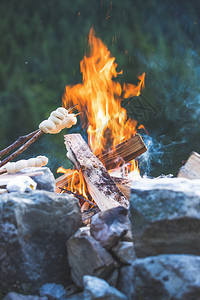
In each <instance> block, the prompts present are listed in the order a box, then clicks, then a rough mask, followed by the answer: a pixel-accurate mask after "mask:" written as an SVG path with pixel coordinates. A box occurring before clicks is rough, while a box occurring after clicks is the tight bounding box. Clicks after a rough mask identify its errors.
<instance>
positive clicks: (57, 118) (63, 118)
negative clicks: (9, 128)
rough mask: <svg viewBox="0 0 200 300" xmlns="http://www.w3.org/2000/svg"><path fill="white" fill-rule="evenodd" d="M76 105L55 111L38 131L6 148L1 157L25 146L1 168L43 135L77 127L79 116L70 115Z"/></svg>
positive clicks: (6, 159)
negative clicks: (73, 126)
mask: <svg viewBox="0 0 200 300" xmlns="http://www.w3.org/2000/svg"><path fill="white" fill-rule="evenodd" d="M76 106H77V104H76V105H74V106H72V107H70V108H69V109H68V110H67V109H65V108H64V107H59V108H57V110H55V111H53V112H52V113H51V115H50V117H49V118H48V120H44V121H43V122H41V123H40V125H39V128H40V129H38V130H36V131H34V132H31V133H29V134H27V135H25V136H22V137H19V138H18V139H17V140H16V141H15V142H14V143H13V144H11V145H10V146H8V147H7V148H5V149H4V150H2V151H1V152H0V155H4V154H7V153H9V152H10V151H11V150H13V149H15V148H16V147H18V146H20V145H21V144H22V143H24V141H25V144H23V145H22V146H21V147H20V148H19V149H18V150H16V151H15V152H13V153H12V154H11V155H9V156H8V157H6V158H5V159H4V160H3V161H1V162H0V168H1V167H3V166H4V165H5V164H6V163H8V162H10V161H11V160H13V159H14V158H15V157H16V156H18V155H19V154H21V153H22V152H24V151H25V150H26V149H27V148H28V147H29V146H30V145H31V144H32V143H33V142H35V141H36V140H37V139H38V138H39V137H40V136H41V135H42V134H43V132H44V133H51V134H56V133H59V132H60V131H61V130H62V129H64V128H65V127H66V128H70V127H71V126H72V125H75V124H76V122H77V120H76V116H77V115H78V114H76V115H75V114H69V112H71V111H72V110H73V109H74V108H75V107H76ZM6 172H7V171H6V169H1V170H0V174H3V173H6Z"/></svg>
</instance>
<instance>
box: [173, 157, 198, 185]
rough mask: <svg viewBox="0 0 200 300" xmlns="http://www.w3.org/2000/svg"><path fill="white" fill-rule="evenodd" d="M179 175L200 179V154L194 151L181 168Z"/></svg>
mask: <svg viewBox="0 0 200 300" xmlns="http://www.w3.org/2000/svg"><path fill="white" fill-rule="evenodd" d="M177 177H184V178H188V179H200V155H199V154H198V153H197V152H192V153H191V155H190V157H189V158H188V160H187V162H186V164H185V165H184V166H183V167H181V168H180V170H179V173H178V176H177Z"/></svg>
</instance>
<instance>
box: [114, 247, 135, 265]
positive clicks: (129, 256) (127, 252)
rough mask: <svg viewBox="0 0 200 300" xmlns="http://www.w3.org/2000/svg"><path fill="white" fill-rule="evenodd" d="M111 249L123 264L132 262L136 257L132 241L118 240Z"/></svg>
mask: <svg viewBox="0 0 200 300" xmlns="http://www.w3.org/2000/svg"><path fill="white" fill-rule="evenodd" d="M112 251H113V252H114V254H115V255H116V256H117V257H118V258H119V260H120V262H122V263H124V264H132V263H133V261H134V260H135V258H136V257H135V250H134V245H133V242H126V241H119V242H118V243H117V244H116V245H115V246H114V247H112Z"/></svg>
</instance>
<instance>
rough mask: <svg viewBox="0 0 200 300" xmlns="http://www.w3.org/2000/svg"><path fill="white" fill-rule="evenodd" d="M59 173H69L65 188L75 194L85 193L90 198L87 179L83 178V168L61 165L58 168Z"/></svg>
mask: <svg viewBox="0 0 200 300" xmlns="http://www.w3.org/2000/svg"><path fill="white" fill-rule="evenodd" d="M57 173H64V174H67V175H68V176H67V182H66V186H65V188H66V189H67V190H69V191H71V192H73V193H75V194H80V195H83V196H84V197H85V198H86V199H88V196H87V192H86V186H85V181H84V179H83V174H82V172H81V170H79V171H77V170H71V169H64V168H63V167H59V168H58V169H57Z"/></svg>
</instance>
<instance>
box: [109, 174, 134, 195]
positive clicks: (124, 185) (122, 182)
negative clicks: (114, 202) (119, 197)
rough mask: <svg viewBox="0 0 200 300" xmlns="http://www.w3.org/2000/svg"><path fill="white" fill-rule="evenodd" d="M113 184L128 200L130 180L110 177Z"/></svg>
mask: <svg viewBox="0 0 200 300" xmlns="http://www.w3.org/2000/svg"><path fill="white" fill-rule="evenodd" d="M112 179H113V181H114V182H115V184H116V185H117V186H118V188H119V189H120V191H122V193H123V194H124V195H125V196H126V198H127V199H129V198H130V191H131V184H132V182H133V181H132V180H130V179H125V178H120V177H112Z"/></svg>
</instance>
